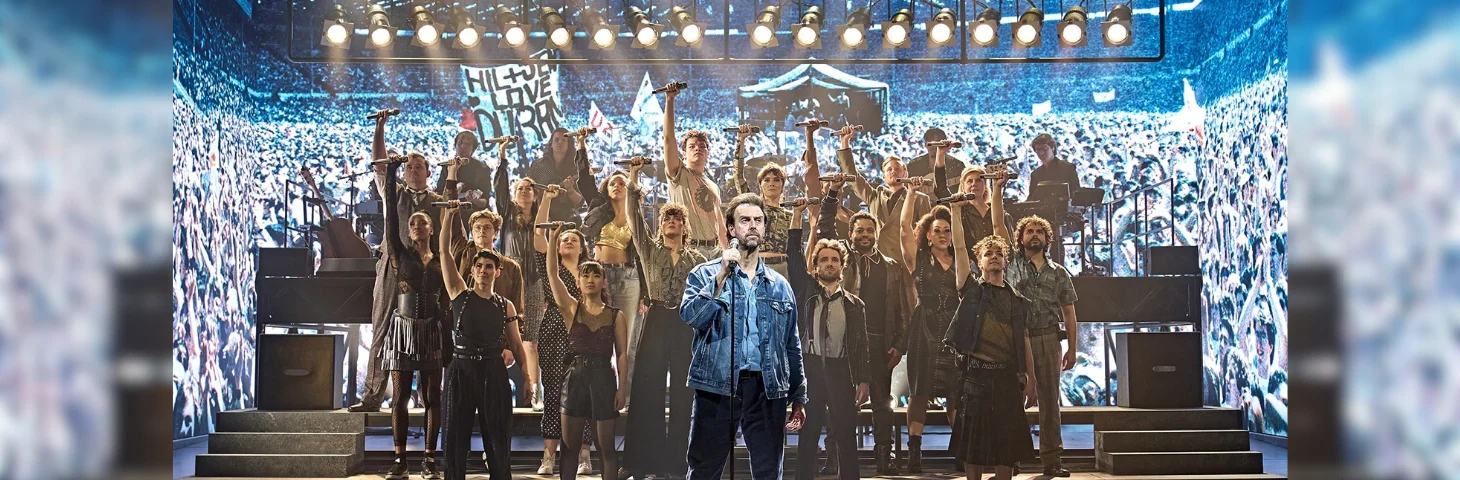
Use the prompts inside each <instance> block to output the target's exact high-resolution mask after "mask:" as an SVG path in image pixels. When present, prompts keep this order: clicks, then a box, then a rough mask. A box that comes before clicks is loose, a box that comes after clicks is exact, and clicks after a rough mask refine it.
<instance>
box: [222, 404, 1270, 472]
mask: <svg viewBox="0 0 1460 480" xmlns="http://www.w3.org/2000/svg"><path fill="white" fill-rule="evenodd" d="M1060 413H1061V415H1060V416H1061V418H1062V419H1063V421H1064V423H1065V424H1066V425H1089V426H1091V427H1090V428H1091V430H1093V437H1094V443H1093V448H1089V447H1091V445H1090V444H1089V443H1088V441H1087V443H1086V444H1085V445H1084V447H1086V448H1078V447H1079V445H1075V444H1074V443H1075V442H1071V440H1069V439H1067V440H1066V447H1067V448H1066V451H1065V454H1064V458H1065V463H1066V464H1067V466H1068V467H1070V468H1071V469H1072V470H1074V471H1077V472H1084V474H1082V475H1081V476H1080V477H1078V478H1120V477H1112V475H1123V476H1127V477H1124V478H1212V479H1217V478H1226V479H1258V478H1261V479H1272V478H1285V477H1283V476H1281V475H1266V474H1263V471H1264V465H1263V453H1261V452H1258V451H1254V449H1253V448H1254V447H1252V445H1251V442H1250V439H1249V436H1248V433H1247V431H1246V430H1245V429H1244V424H1243V417H1242V412H1241V411H1240V410H1236V409H1228V408H1197V409H1172V410H1150V409H1135V408H1123V407H1066V408H1062V409H1061V412H1060ZM1026 414H1027V415H1028V416H1029V420H1030V423H1031V424H1035V423H1037V415H1038V410H1037V409H1029V410H1027V411H1026ZM541 416H542V413H541V412H533V411H532V410H531V409H516V410H515V411H514V414H513V425H512V430H513V432H512V434H513V437H514V439H513V442H512V443H513V455H512V463H513V469H514V477H515V478H536V477H534V476H532V475H525V474H527V473H531V472H535V471H536V467H537V461H538V459H540V458H541V455H542V453H541V448H542V443H541V440H540V439H538V438H537V435H538V432H537V425H538V421H539V420H540V418H541ZM894 416H895V418H896V422H897V424H898V425H899V426H901V425H903V424H904V422H905V420H906V415H905V409H901V408H898V409H895V415H894ZM218 418H219V422H218V433H214V434H213V435H211V436H210V437H209V439H208V446H207V453H204V454H199V455H197V458H196V473H197V474H198V475H199V477H215V476H216V477H235V478H236V477H275V478H278V477H296V478H321V477H324V478H345V477H350V476H355V475H358V474H361V473H374V474H381V473H384V472H385V471H386V470H387V469H388V468H389V462H390V461H391V459H392V458H393V457H392V455H393V454H392V453H391V451H390V443H389V441H388V438H387V437H385V436H384V435H383V434H384V433H388V431H389V425H390V417H389V410H388V409H385V410H382V411H381V412H379V413H369V414H361V413H349V412H347V411H345V410H343V409H342V410H331V411H309V412H261V411H257V410H252V409H250V410H239V411H231V412H223V413H222V414H220V415H219V417H218ZM860 423H861V424H863V427H859V429H870V424H871V411H870V410H867V411H863V412H862V419H861V422H860ZM411 424H412V425H413V426H420V425H422V424H424V415H423V412H422V411H421V410H420V409H412V411H411ZM622 424H623V422H620V425H621V426H620V429H621V428H622ZM928 424H929V426H930V428H929V431H928V432H926V433H925V435H926V437H925V443H924V449H923V452H924V465H925V469H924V470H925V471H926V472H933V473H929V474H925V475H923V476H922V477H923V478H946V477H949V476H951V470H952V466H953V465H952V464H953V462H952V459H951V456H950V455H949V453H948V451H947V450H946V435H947V431H948V430H947V427H946V414H945V412H944V411H941V410H935V411H930V412H928ZM903 433H904V435H900V436H899V437H900V438H899V440H900V442H899V443H902V441H905V439H906V436H905V431H904V432H903ZM417 434H419V429H413V433H412V435H417ZM620 434H622V433H621V432H620ZM940 435H941V437H940ZM367 436H369V437H372V439H373V440H372V441H370V442H366V438H367ZM858 438H859V443H861V444H862V445H859V448H858V454H859V457H860V460H861V464H862V467H863V474H864V476H867V477H870V476H872V474H873V472H874V471H875V469H874V468H873V466H874V458H873V454H872V450H871V440H870V436H868V435H859V436H858ZM1087 438H1088V437H1087ZM797 440H798V438H796V435H795V434H788V439H787V445H788V448H787V451H786V463H785V468H786V471H787V473H788V474H790V472H794V469H795V468H796V465H797V459H796V451H795V449H794V448H792V447H791V446H793V445H795V444H796V443H797ZM420 441H421V440H420V439H418V438H413V439H412V442H414V443H419V442H420ZM1036 441H1037V440H1036ZM479 442H480V439H479V438H478V439H476V440H475V442H474V446H473V449H474V453H473V457H472V458H475V459H480V458H481V453H480V446H479V445H480V444H479ZM367 444H368V445H369V447H368V448H367ZM411 450H412V452H411V454H412V455H413V456H415V457H416V458H419V455H420V451H419V447H417V448H412V449H411ZM737 452H738V453H737V457H738V459H737V462H736V464H737V465H736V471H737V472H743V473H746V474H747V475H748V472H749V463H748V460H747V458H748V455H746V452H745V451H744V447H743V446H738V447H737ZM417 464H418V461H417ZM596 464H597V461H596V459H595V468H600V467H598V466H597V465H596ZM1022 467H1023V468H1024V470H1025V471H1026V472H1035V471H1037V470H1038V469H1039V465H1038V462H1037V461H1036V462H1033V463H1029V464H1025V465H1022ZM472 468H473V470H475V471H476V473H472V474H471V475H480V476H483V477H484V476H485V471H484V470H480V469H481V468H482V466H481V463H480V460H477V461H476V462H475V463H473V467H472ZM1131 475H1134V476H1136V477H1129V476H1131ZM1168 475H1179V476H1174V477H1168ZM1192 475H1198V476H1192ZM363 478H378V477H375V476H366V477H363ZM908 478H919V477H908ZM1020 478H1025V477H1020Z"/></svg>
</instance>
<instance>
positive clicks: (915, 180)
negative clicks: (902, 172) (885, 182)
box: [892, 177, 927, 187]
mask: <svg viewBox="0 0 1460 480" xmlns="http://www.w3.org/2000/svg"><path fill="white" fill-rule="evenodd" d="M924 180H927V179H925V178H923V177H907V178H899V179H896V180H893V181H892V183H897V184H904V185H912V186H914V187H921V186H923V183H924Z"/></svg>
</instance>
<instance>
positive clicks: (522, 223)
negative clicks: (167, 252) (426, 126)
mask: <svg viewBox="0 0 1460 480" xmlns="http://www.w3.org/2000/svg"><path fill="white" fill-rule="evenodd" d="M498 148H500V149H501V150H499V151H498V154H497V171H496V172H495V173H494V175H495V177H493V179H492V185H493V186H492V191H493V195H495V196H496V199H497V209H498V211H497V214H499V215H501V216H502V232H501V233H502V252H503V253H506V254H507V256H508V257H509V258H511V259H512V260H515V261H516V262H517V264H518V265H521V266H522V303H523V304H522V305H517V307H518V311H519V312H521V314H522V319H521V320H519V321H518V322H517V323H518V325H517V328H518V330H520V331H521V333H522V353H523V355H522V358H521V360H522V373H523V375H524V376H526V377H527V398H528V402H530V403H531V404H532V409H533V410H535V411H539V412H540V411H542V399H541V398H540V397H541V394H542V389H541V388H540V387H539V386H538V385H539V384H538V382H539V380H540V378H539V377H541V375H540V373H541V372H540V371H539V370H538V364H537V363H538V361H537V358H538V356H537V333H538V327H539V326H541V325H542V313H543V310H545V308H544V306H543V293H542V292H543V290H545V288H544V287H543V286H542V277H541V276H539V275H538V273H537V268H535V267H534V266H533V265H535V263H534V262H535V261H536V260H535V258H534V255H533V248H532V243H533V242H532V235H533V228H532V223H533V221H534V220H536V218H537V187H536V186H535V185H536V183H535V182H533V180H532V178H529V177H523V178H521V179H518V180H517V181H516V182H513V183H512V184H511V185H512V187H511V189H510V190H509V189H508V187H507V185H508V183H507V168H506V167H507V158H506V156H505V154H503V153H502V152H504V151H506V146H505V145H503V146H501V147H498Z"/></svg>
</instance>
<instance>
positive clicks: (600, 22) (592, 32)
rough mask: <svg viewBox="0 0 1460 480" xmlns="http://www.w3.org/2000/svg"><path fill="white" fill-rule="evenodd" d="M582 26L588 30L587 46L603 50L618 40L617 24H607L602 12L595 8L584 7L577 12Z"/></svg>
mask: <svg viewBox="0 0 1460 480" xmlns="http://www.w3.org/2000/svg"><path fill="white" fill-rule="evenodd" d="M579 18H580V19H581V20H583V28H584V30H585V31H587V32H588V48H590V49H593V50H603V49H605V48H609V47H612V46H613V44H614V42H615V41H617V40H618V29H619V26H618V25H609V24H608V21H606V20H604V19H603V14H602V13H599V12H598V11H597V10H591V9H585V10H583V13H581V14H579Z"/></svg>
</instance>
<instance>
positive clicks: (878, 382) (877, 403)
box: [867, 334, 892, 447]
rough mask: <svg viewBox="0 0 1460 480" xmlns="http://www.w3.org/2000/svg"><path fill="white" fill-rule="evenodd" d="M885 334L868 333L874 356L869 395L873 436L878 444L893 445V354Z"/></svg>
mask: <svg viewBox="0 0 1460 480" xmlns="http://www.w3.org/2000/svg"><path fill="white" fill-rule="evenodd" d="M889 348H892V346H891V345H888V344H887V340H886V337H885V336H883V335H876V334H869V335H867V349H868V350H869V351H870V352H869V354H870V355H871V357H872V368H871V372H870V373H869V374H868V375H869V377H868V379H867V380H868V382H867V383H868V385H867V386H868V389H867V390H868V393H869V395H868V397H869V399H870V401H871V402H872V438H873V439H874V442H875V444H876V445H877V446H879V447H880V446H883V445H886V446H888V447H891V446H892V369H890V368H887V364H889V363H892V356H891V355H888V354H887V349H889Z"/></svg>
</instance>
